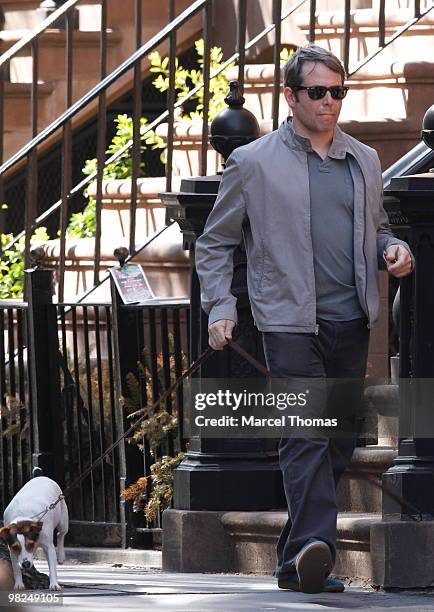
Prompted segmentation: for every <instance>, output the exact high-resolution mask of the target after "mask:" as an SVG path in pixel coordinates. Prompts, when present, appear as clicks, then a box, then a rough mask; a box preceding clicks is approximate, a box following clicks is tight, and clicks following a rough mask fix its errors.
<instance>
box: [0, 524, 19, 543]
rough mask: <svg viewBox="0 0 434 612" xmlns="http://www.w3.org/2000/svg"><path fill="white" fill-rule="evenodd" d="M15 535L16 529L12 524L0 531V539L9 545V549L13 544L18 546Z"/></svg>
mask: <svg viewBox="0 0 434 612" xmlns="http://www.w3.org/2000/svg"><path fill="white" fill-rule="evenodd" d="M17 533H18V529H17V526H16V525H15V524H14V523H12V524H11V525H5V526H4V527H2V528H1V529H0V538H2V539H3V540H5V542H6V543H7V544H9V546H11V547H12V546H13V545H14V544H18V545H19V543H18V540H17Z"/></svg>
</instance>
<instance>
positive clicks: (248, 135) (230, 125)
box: [210, 81, 259, 161]
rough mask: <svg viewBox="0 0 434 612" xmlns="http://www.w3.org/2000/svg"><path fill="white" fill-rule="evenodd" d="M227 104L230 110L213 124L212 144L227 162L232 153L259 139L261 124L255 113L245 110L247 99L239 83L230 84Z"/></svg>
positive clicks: (220, 115)
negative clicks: (244, 105)
mask: <svg viewBox="0 0 434 612" xmlns="http://www.w3.org/2000/svg"><path fill="white" fill-rule="evenodd" d="M225 102H226V104H227V105H228V108H224V109H223V110H221V111H220V112H219V113H218V115H217V116H216V117H215V118H214V120H213V122H212V123H211V138H210V142H211V145H212V146H213V147H214V149H215V150H216V151H217V152H218V153H220V154H221V155H222V156H223V158H224V160H225V161H226V160H227V158H228V157H229V155H230V154H231V153H232V151H234V150H235V149H237V148H238V147H242V146H243V145H246V144H248V143H249V142H252V141H253V140H256V139H257V138H258V137H259V123H258V121H257V119H256V117H255V115H254V114H253V113H251V112H250V111H248V110H247V109H246V108H243V104H244V102H245V99H244V97H243V96H242V94H241V91H240V84H239V83H238V81H231V82H230V83H229V94H228V95H227V96H226V98H225Z"/></svg>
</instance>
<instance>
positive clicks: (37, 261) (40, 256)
mask: <svg viewBox="0 0 434 612" xmlns="http://www.w3.org/2000/svg"><path fill="white" fill-rule="evenodd" d="M44 258H45V249H44V247H41V246H39V247H36V248H34V249H31V251H30V259H31V261H32V263H33V264H34V266H35V268H41V267H42V262H43V261H44Z"/></svg>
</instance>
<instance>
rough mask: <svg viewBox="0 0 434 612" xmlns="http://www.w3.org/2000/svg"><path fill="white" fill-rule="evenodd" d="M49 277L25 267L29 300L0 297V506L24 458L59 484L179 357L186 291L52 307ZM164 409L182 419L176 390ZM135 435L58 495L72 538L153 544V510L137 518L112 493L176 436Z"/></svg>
mask: <svg viewBox="0 0 434 612" xmlns="http://www.w3.org/2000/svg"><path fill="white" fill-rule="evenodd" d="M51 274H52V273H51V271H49V270H42V269H38V268H36V269H34V270H32V271H31V272H29V273H28V275H29V277H28V278H27V279H26V282H27V293H28V301H27V302H26V303H9V302H5V301H3V302H2V303H1V304H0V398H1V418H0V477H1V481H2V487H1V488H0V510H4V508H5V507H6V505H7V504H8V503H9V501H10V499H11V498H12V497H13V495H14V494H15V493H16V492H17V490H18V489H19V488H20V487H21V486H22V485H23V484H24V483H25V482H26V481H27V480H28V479H29V478H30V476H31V470H32V467H33V466H34V465H39V466H41V467H42V469H43V470H44V473H45V475H47V476H51V477H53V478H55V479H56V480H57V481H58V482H59V484H60V485H61V486H62V487H63V488H65V487H67V486H68V485H69V484H70V483H71V482H73V481H74V480H75V479H76V478H77V477H78V476H79V475H80V474H82V473H83V472H84V471H85V470H86V468H88V467H89V466H90V465H91V464H92V463H93V462H94V461H95V460H96V459H97V458H98V457H100V456H101V455H102V454H103V452H104V451H105V450H106V449H107V448H108V447H109V446H110V445H111V444H112V443H113V442H115V441H116V440H117V439H118V438H119V437H120V436H121V434H122V433H123V432H124V431H125V429H127V428H128V427H129V426H130V425H131V423H132V422H133V421H132V420H131V419H130V418H129V414H130V413H132V412H136V411H137V410H141V409H143V408H146V407H148V408H149V406H150V405H152V403H153V402H154V401H155V399H156V398H157V397H158V396H159V394H160V393H161V392H162V390H163V389H165V388H167V386H168V385H170V383H171V382H172V381H173V377H174V376H176V377H178V376H179V375H180V374H181V372H182V370H183V369H184V368H185V367H186V364H187V362H188V359H189V357H188V337H189V324H188V312H189V304H188V301H187V300H181V301H179V302H177V301H174V300H159V301H155V302H154V303H153V304H152V305H149V306H148V305H142V306H124V305H123V304H121V303H120V301H119V298H118V297H117V296H116V294H114V295H115V302H114V305H113V306H112V305H111V304H92V303H86V304H75V303H74V304H53V303H52V301H51V293H50V292H47V288H48V287H49V286H51V285H50V284H51V282H52V279H51ZM164 408H165V409H166V411H167V412H168V413H169V414H173V416H178V417H179V421H180V422H182V410H183V391H182V388H181V389H179V390H178V391H177V392H176V394H174V395H173V396H172V397H171V398H168V399H167V400H166V402H165V406H164ZM150 416H152V414H150ZM137 443H138V444H141V445H142V447H143V448H142V449H141V448H139V446H138V445H137ZM137 443H136V444H131V443H128V442H125V443H124V442H122V443H121V444H120V445H119V446H118V447H117V448H116V449H115V450H114V451H113V452H112V453H111V454H110V455H108V456H107V457H106V459H105V460H104V461H103V462H102V463H101V464H100V465H99V466H97V467H96V468H95V469H94V470H93V471H92V472H91V473H90V475H89V476H88V477H86V478H85V479H84V480H83V481H82V482H81V483H80V484H79V486H78V487H77V488H76V490H75V491H73V492H72V494H71V495H70V496H69V498H68V499H67V503H68V507H69V512H70V542H71V543H73V544H74V543H75V544H81V545H91V544H95V543H100V544H101V543H103V544H106V545H112V546H116V545H123V546H126V545H131V544H135V543H137V542H138V541H140V542H141V543H142V544H143V543H144V542H145V544H146V545H149V546H151V545H152V543H153V539H152V533H153V531H154V530H155V528H157V529H158V528H159V527H160V515H159V514H157V517H156V519H155V520H154V521H150V522H147V521H146V520H145V517H144V514H143V513H141V514H134V513H133V512H132V507H131V506H132V505H131V503H129V502H127V503H125V501H123V500H122V499H121V497H120V493H121V490H122V489H123V488H125V487H126V486H128V485H131V484H132V483H134V482H135V481H136V480H137V479H138V478H140V477H143V476H149V475H150V473H151V467H152V465H153V464H154V463H155V462H156V461H158V459H159V458H161V457H162V456H163V455H165V454H170V453H173V452H175V451H182V450H183V449H184V442H183V440H182V431H181V429H178V430H174V431H173V433H171V432H169V433H168V434H167V436H165V437H164V438H163V439H161V440H159V442H158V444H157V445H155V446H154V447H152V446H151V445H150V443H149V440H148V438H147V437H145V436H144V435H143V434H139V436H138V439H137ZM151 492H152V483H149V485H148V487H147V493H148V495H149V494H150V493H151ZM139 530H140V533H139Z"/></svg>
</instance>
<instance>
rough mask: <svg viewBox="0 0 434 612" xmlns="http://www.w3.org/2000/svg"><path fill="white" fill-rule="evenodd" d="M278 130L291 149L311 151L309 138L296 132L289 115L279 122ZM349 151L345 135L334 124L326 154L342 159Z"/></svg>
mask: <svg viewBox="0 0 434 612" xmlns="http://www.w3.org/2000/svg"><path fill="white" fill-rule="evenodd" d="M279 131H281V135H282V137H283V139H284V140H285V142H286V143H287V144H288V145H289V146H290V147H291V148H292V149H298V150H299V151H305V152H306V153H312V151H313V149H312V144H311V142H310V140H309V138H305V137H304V136H300V134H296V132H295V131H294V127H293V125H292V118H291V117H288V118H287V119H285V121H284V122H283V123H282V124H281V126H280V128H279ZM349 152H350V149H349V147H348V144H347V142H346V139H345V135H344V133H343V132H342V130H341V129H340V127H338V126H336V127H335V133H334V136H333V141H332V144H331V145H330V149H329V152H328V156H329V157H333V158H334V159H344V158H345V157H346V155H347V153H349Z"/></svg>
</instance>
